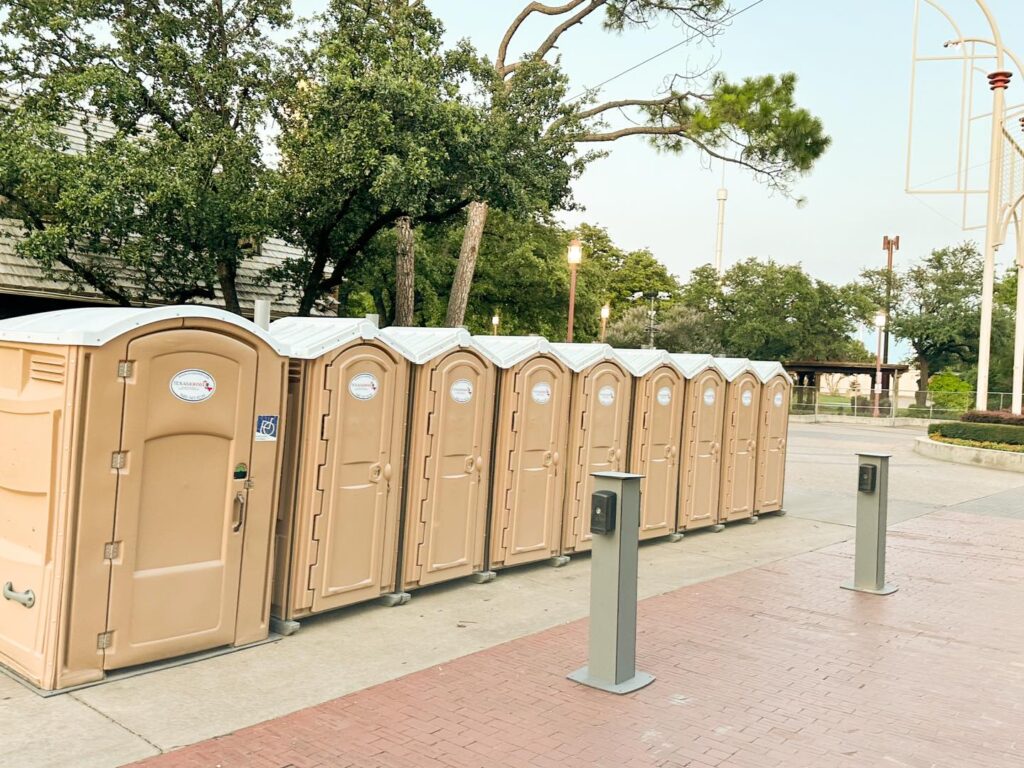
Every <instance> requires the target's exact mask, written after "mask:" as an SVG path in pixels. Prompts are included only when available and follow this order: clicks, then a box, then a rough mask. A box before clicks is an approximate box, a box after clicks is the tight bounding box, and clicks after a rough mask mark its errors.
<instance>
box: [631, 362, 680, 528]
mask: <svg viewBox="0 0 1024 768" xmlns="http://www.w3.org/2000/svg"><path fill="white" fill-rule="evenodd" d="M614 354H615V359H616V360H618V362H619V363H621V364H622V366H623V367H624V368H625V369H626V370H628V371H629V372H630V374H632V376H633V378H634V383H633V391H634V395H633V415H632V419H631V422H632V430H631V432H632V435H631V437H630V449H629V457H630V459H629V462H630V470H629V471H630V472H635V473H636V474H638V475H643V480H641V481H640V539H641V540H644V539H654V538H657V537H659V536H669V535H671V534H673V533H675V530H676V510H677V508H678V505H679V459H680V452H681V448H682V442H683V406H684V393H685V386H686V385H685V380H684V379H683V374H682V371H680V370H679V368H678V367H677V366H676V364H675V363H674V362H673V361H672V356H671V355H669V354H668V352H665V351H663V350H660V349H616V350H615V353H614Z"/></svg>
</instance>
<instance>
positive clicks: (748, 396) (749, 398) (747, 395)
mask: <svg viewBox="0 0 1024 768" xmlns="http://www.w3.org/2000/svg"><path fill="white" fill-rule="evenodd" d="M740 400H741V401H742V402H743V405H745V406H747V407H749V406H750V404H751V403H752V402H754V393H753V392H751V391H750V390H749V389H745V390H743V394H742V395H741V396H740Z"/></svg>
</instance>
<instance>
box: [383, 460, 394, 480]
mask: <svg viewBox="0 0 1024 768" xmlns="http://www.w3.org/2000/svg"><path fill="white" fill-rule="evenodd" d="M392 472H393V470H392V469H391V464H390V463H388V464H385V465H384V479H385V480H386V481H387V482H389V483H390V482H391V475H392Z"/></svg>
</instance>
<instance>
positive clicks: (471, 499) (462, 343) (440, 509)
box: [380, 328, 495, 602]
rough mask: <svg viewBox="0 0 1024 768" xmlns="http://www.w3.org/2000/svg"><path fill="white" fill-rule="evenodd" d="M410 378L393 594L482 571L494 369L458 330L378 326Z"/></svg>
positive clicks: (399, 596)
mask: <svg viewBox="0 0 1024 768" xmlns="http://www.w3.org/2000/svg"><path fill="white" fill-rule="evenodd" d="M380 338H381V340H382V341H383V342H384V343H385V344H386V345H387V346H389V347H390V348H391V349H393V350H395V351H396V352H398V353H399V354H401V355H402V356H404V357H405V358H406V359H407V360H408V361H409V362H410V363H412V369H411V374H410V389H411V394H410V410H409V447H408V451H407V454H406V455H407V457H408V459H407V462H406V467H407V471H406V485H405V492H404V498H405V503H404V506H403V523H402V525H401V527H400V529H399V530H400V537H401V538H400V543H399V569H398V579H397V581H398V587H397V589H399V590H400V592H399V593H397V594H395V595H394V598H393V599H392V600H391V602H404V601H405V600H406V599H408V597H407V594H408V593H407V590H410V589H414V588H416V587H424V586H427V585H429V584H437V583H439V582H442V581H448V580H451V579H457V578H460V577H463V576H470V575H472V574H474V573H480V572H482V571H483V570H484V549H485V548H484V541H485V538H486V532H487V495H488V493H487V492H488V482H489V472H490V462H491V456H490V453H491V440H492V437H493V433H492V430H493V427H494V385H495V368H494V365H493V364H492V363H491V362H490V361H489V360H488V359H487V358H486V357H485V356H484V355H483V354H481V353H480V352H479V351H478V350H477V349H476V347H475V345H474V343H473V339H472V337H471V336H470V335H469V333H468V332H467V331H465V330H463V329H461V328H384V329H383V330H381V332H380Z"/></svg>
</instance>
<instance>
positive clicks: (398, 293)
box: [395, 216, 416, 325]
mask: <svg viewBox="0 0 1024 768" xmlns="http://www.w3.org/2000/svg"><path fill="white" fill-rule="evenodd" d="M395 234H397V235H398V252H397V254H396V255H395V325H412V324H413V312H414V309H415V304H416V293H415V279H416V234H415V232H413V229H412V219H410V218H409V217H408V216H403V217H402V218H400V219H399V220H398V221H397V222H395Z"/></svg>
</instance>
